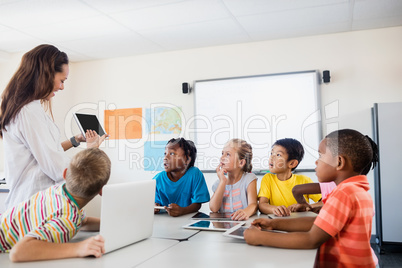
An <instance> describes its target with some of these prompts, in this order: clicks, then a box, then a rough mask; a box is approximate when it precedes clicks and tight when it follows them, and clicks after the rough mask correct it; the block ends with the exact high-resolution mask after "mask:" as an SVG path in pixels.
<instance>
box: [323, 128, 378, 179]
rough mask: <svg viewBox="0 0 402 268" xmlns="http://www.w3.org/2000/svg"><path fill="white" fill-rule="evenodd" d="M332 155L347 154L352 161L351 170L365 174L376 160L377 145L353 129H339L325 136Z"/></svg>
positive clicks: (373, 165)
mask: <svg viewBox="0 0 402 268" xmlns="http://www.w3.org/2000/svg"><path fill="white" fill-rule="evenodd" d="M325 138H326V140H327V146H328V148H329V149H330V151H331V153H332V155H334V156H335V155H343V156H347V157H348V158H349V159H350V161H351V162H352V166H353V171H355V172H358V173H359V174H362V175H367V173H368V172H369V171H370V169H371V168H374V167H375V165H376V163H377V162H378V147H377V145H376V144H375V142H374V141H373V140H372V139H371V138H370V137H368V136H364V135H363V134H361V133H360V132H358V131H356V130H353V129H341V130H337V131H334V132H331V133H330V134H328V135H327V136H326V137H325Z"/></svg>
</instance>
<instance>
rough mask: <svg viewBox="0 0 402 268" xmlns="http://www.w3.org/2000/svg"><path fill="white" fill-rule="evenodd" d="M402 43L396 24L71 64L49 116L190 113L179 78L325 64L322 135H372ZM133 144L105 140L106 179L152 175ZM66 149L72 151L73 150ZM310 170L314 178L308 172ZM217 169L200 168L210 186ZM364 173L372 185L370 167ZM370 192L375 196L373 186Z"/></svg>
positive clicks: (389, 94) (397, 78) (391, 91)
mask: <svg viewBox="0 0 402 268" xmlns="http://www.w3.org/2000/svg"><path fill="white" fill-rule="evenodd" d="M401 47H402V27H394V28H384V29H377V30H367V31H356V32H347V33H338V34H328V35H319V36H310V37H300V38H292V39H282V40H273V41H264V42H255V43H247V44H234V45H226V46H217V47H208V48H200V49H191V50H181V51H172V52H166V53H157V54H149V55H141V56H134V57H125V58H114V59H108V60H99V61H89V62H81V63H71V64H70V76H69V78H68V80H67V81H66V83H65V90H64V92H59V93H57V94H56V98H55V99H54V116H55V120H56V123H57V124H58V126H59V128H60V130H61V131H62V133H65V134H64V135H65V136H66V138H67V137H70V136H69V135H70V133H72V132H73V133H78V129H77V128H76V126H75V123H74V122H72V121H71V111H72V110H74V109H77V108H87V109H88V111H95V112H96V110H93V109H94V107H95V109H96V107H98V106H99V107H100V108H101V109H104V108H107V109H111V108H117V109H123V108H136V107H142V108H150V106H151V105H152V104H155V103H167V104H172V105H175V106H180V107H182V110H183V113H184V116H185V117H186V118H187V119H189V118H191V116H192V115H193V104H194V99H193V97H194V95H193V94H190V95H184V94H182V92H181V84H182V83H183V82H189V83H192V82H193V81H195V80H203V79H213V78H225V77H236V76H247V75H258V74H271V73H282V72H297V71H304V70H319V71H323V70H330V72H331V82H330V83H329V84H322V85H321V99H322V101H321V104H322V110H323V111H326V113H324V114H323V134H324V135H325V134H326V133H327V131H328V132H330V131H331V130H332V129H336V128H353V129H356V130H358V131H361V132H362V133H365V134H368V135H370V136H372V127H371V114H370V109H371V107H372V106H373V103H375V102H398V101H402V90H401V85H402V75H401V70H402V53H401V51H400V48H401ZM15 58H18V56H15V57H13V59H12V60H10V62H6V63H4V62H0V80H1V86H2V87H1V88H4V86H5V84H6V83H5V80H8V79H9V78H10V77H11V73H12V72H13V71H14V70H15V66H16V63H15V60H16V59H15ZM17 62H19V58H18V60H17ZM289 97H291V96H289ZM222 101H224V100H222ZM271 101H280V102H283V104H284V105H286V99H283V100H274V99H272V100H267V105H269V102H271ZM102 116H103V115H102V114H100V117H101V118H102ZM71 130H73V131H71ZM186 135H187V133H184V136H186ZM136 143H137V145H138V144H140V142H136V141H132V142H131V143H129V144H128V145H129V146H127V143H126V144H123V143H120V144H119V143H116V141H107V142H106V143H105V144H104V145H103V149H104V150H105V151H106V152H107V153H108V154H109V156H110V157H111V159H112V181H117V180H132V179H150V178H152V177H153V175H154V174H155V173H151V172H145V171H143V170H141V169H137V166H136V164H133V163H132V161H131V160H130V159H129V156H130V153H133V152H136V151H139V150H140V149H138V148H127V147H135V146H136ZM0 149H1V147H0ZM70 151H71V152H69V154H71V155H73V154H74V153H75V152H77V150H75V151H74V150H70ZM130 161H131V162H130ZM1 162H2V161H1ZM0 168H2V166H1V167H0ZM308 175H310V176H311V177H312V178H313V180H316V177H315V175H314V173H309V174H308ZM215 176H216V175H214V174H206V178H207V181H208V184H209V185H211V184H212V182H213V181H214V180H215ZM368 177H369V181H370V184H371V186H372V187H374V183H373V174H372V172H370V173H369V175H368ZM370 193H371V194H372V196H373V198H374V191H373V188H372V189H371V190H370ZM374 233H375V231H374Z"/></svg>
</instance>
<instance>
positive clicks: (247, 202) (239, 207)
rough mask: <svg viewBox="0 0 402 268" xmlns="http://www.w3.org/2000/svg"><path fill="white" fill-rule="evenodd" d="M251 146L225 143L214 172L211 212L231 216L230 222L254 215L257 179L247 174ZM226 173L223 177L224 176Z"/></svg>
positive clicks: (236, 141)
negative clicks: (215, 178) (228, 213)
mask: <svg viewBox="0 0 402 268" xmlns="http://www.w3.org/2000/svg"><path fill="white" fill-rule="evenodd" d="M252 158H253V153H252V148H251V145H250V144H248V143H247V142H246V141H244V140H241V139H232V140H230V141H228V142H227V143H226V145H225V147H224V148H223V150H222V156H221V159H220V164H219V166H218V167H217V168H216V173H217V175H218V178H219V179H218V180H217V181H216V182H215V183H214V185H213V186H212V190H213V191H214V194H213V196H212V198H211V200H210V201H209V208H210V209H211V211H212V212H221V213H225V212H232V214H231V218H232V220H247V219H248V218H249V217H250V216H252V215H254V214H255V212H256V211H257V177H256V176H255V174H253V173H250V172H251V169H252V165H251V160H252ZM225 173H227V176H225Z"/></svg>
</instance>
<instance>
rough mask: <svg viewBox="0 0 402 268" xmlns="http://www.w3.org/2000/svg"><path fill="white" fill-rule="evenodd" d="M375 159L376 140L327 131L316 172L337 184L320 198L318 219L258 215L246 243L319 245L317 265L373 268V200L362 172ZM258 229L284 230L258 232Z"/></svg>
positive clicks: (358, 135)
mask: <svg viewBox="0 0 402 268" xmlns="http://www.w3.org/2000/svg"><path fill="white" fill-rule="evenodd" d="M377 161H378V149H377V146H376V144H375V143H374V142H373V141H372V140H371V139H370V138H369V137H368V136H363V135H362V134H361V133H359V132H357V131H355V130H350V129H344V130H339V131H334V132H332V133H330V134H329V135H328V136H326V138H325V139H324V140H322V141H321V143H320V146H319V159H318V160H317V161H316V165H317V167H316V174H317V177H318V180H319V181H320V182H330V181H334V182H335V183H336V184H337V187H336V188H335V189H334V190H333V191H332V192H331V193H330V194H329V195H328V197H327V198H326V199H324V200H323V202H324V206H323V207H322V209H321V211H320V213H319V214H318V216H317V218H313V217H305V218H298V219H297V218H296V219H274V220H269V219H265V218H264V219H263V218H261V219H257V220H255V221H254V222H253V223H252V226H251V227H250V228H249V229H248V230H246V231H245V232H244V238H245V239H246V242H247V243H248V244H251V245H264V246H273V247H281V248H300V249H301V248H318V247H319V251H318V253H317V259H316V262H315V266H316V267H375V263H374V260H373V257H372V252H371V247H370V237H371V224H372V218H373V213H374V211H373V201H372V199H371V197H370V194H369V193H368V192H367V191H368V189H369V184H368V181H367V177H366V176H364V175H360V174H362V173H363V171H365V170H366V169H367V168H370V167H371V166H373V167H374V165H375V163H376V162H377ZM261 229H270V230H272V229H276V230H283V231H287V232H289V233H285V234H284V233H273V232H262V231H261Z"/></svg>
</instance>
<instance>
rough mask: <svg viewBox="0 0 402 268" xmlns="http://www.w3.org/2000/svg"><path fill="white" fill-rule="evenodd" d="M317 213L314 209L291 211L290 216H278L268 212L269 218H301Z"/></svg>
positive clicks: (314, 215) (313, 215) (315, 215)
mask: <svg viewBox="0 0 402 268" xmlns="http://www.w3.org/2000/svg"><path fill="white" fill-rule="evenodd" d="M317 215H318V214H317V213H314V212H312V211H303V212H291V213H290V216H276V215H275V214H273V213H272V214H268V218H271V219H278V218H279V219H281V218H288V219H289V218H301V217H317Z"/></svg>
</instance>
